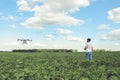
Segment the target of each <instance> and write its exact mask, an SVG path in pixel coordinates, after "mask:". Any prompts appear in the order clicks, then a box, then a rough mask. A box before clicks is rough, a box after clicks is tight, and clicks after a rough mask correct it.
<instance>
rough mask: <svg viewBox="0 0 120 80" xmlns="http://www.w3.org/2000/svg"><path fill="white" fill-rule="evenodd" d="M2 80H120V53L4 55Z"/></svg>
mask: <svg viewBox="0 0 120 80" xmlns="http://www.w3.org/2000/svg"><path fill="white" fill-rule="evenodd" d="M0 80H120V52H119V51H116V52H104V51H101V52H93V60H92V61H86V59H85V53H84V52H0Z"/></svg>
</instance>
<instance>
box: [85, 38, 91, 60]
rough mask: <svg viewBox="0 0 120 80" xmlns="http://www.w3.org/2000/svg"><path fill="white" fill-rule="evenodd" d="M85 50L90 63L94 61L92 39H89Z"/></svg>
mask: <svg viewBox="0 0 120 80" xmlns="http://www.w3.org/2000/svg"><path fill="white" fill-rule="evenodd" d="M84 50H86V59H87V60H88V61H92V51H93V46H92V44H91V38H87V43H86V45H85V47H84Z"/></svg>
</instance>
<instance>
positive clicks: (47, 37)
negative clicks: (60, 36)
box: [45, 34, 54, 40]
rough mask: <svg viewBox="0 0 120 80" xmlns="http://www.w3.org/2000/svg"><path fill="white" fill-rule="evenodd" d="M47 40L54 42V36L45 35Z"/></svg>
mask: <svg viewBox="0 0 120 80" xmlns="http://www.w3.org/2000/svg"><path fill="white" fill-rule="evenodd" d="M45 38H46V39H48V40H52V39H53V38H54V36H53V35H52V34H49V35H45Z"/></svg>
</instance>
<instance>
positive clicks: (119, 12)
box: [108, 7, 120, 23]
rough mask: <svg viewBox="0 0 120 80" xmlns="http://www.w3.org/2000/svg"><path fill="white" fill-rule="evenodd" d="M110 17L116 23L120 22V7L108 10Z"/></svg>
mask: <svg viewBox="0 0 120 80" xmlns="http://www.w3.org/2000/svg"><path fill="white" fill-rule="evenodd" d="M108 19H110V20H112V21H113V22H115V23H120V7H118V8H114V9H112V10H110V11H108Z"/></svg>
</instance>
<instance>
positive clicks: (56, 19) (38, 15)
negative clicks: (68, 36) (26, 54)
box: [17, 0, 89, 28]
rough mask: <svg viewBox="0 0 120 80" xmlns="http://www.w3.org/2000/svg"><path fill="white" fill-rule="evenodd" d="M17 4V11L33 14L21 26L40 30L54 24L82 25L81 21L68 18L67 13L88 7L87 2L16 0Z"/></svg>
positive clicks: (79, 0)
mask: <svg viewBox="0 0 120 80" xmlns="http://www.w3.org/2000/svg"><path fill="white" fill-rule="evenodd" d="M17 4H18V6H19V10H21V11H33V12H34V13H35V14H34V16H33V17H30V18H28V19H27V20H26V21H25V22H23V23H22V25H23V26H26V27H29V28H41V27H45V26H48V25H54V24H57V25H67V26H71V25H79V24H83V23H84V21H83V20H80V19H76V18H74V17H72V16H69V13H71V12H76V11H78V10H79V9H80V8H82V7H86V6H88V5H89V0H71V1H69V0H52V1H51V0H18V2H17ZM38 4H39V5H38Z"/></svg>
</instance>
